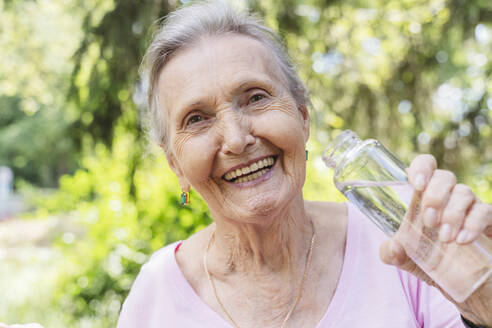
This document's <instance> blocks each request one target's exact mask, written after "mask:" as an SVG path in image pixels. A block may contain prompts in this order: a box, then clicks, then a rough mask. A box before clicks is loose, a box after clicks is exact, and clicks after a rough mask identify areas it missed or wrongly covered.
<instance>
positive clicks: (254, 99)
mask: <svg viewBox="0 0 492 328" xmlns="http://www.w3.org/2000/svg"><path fill="white" fill-rule="evenodd" d="M264 98H265V96H264V95H262V94H260V93H257V94H254V95H252V96H251V98H249V103H255V102H258V101H260V100H262V99H264Z"/></svg>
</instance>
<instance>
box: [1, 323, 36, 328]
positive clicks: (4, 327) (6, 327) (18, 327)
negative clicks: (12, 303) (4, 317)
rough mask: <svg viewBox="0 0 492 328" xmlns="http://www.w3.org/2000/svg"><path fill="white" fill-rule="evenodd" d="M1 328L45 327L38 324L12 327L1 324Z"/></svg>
mask: <svg viewBox="0 0 492 328" xmlns="http://www.w3.org/2000/svg"><path fill="white" fill-rule="evenodd" d="M0 328H43V326H41V325H40V324H38V323H27V324H24V325H18V324H14V325H10V326H9V325H7V324H4V323H1V322H0Z"/></svg>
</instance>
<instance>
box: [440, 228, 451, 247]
mask: <svg viewBox="0 0 492 328" xmlns="http://www.w3.org/2000/svg"><path fill="white" fill-rule="evenodd" d="M451 232H452V231H451V226H450V225H449V224H447V223H445V224H443V225H442V227H441V230H440V231H439V239H440V240H441V241H442V242H444V243H445V242H448V241H450V240H451Z"/></svg>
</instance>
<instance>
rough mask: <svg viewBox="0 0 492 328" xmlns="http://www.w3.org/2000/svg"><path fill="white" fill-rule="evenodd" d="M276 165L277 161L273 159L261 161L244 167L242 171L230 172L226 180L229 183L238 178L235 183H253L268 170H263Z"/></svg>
mask: <svg viewBox="0 0 492 328" xmlns="http://www.w3.org/2000/svg"><path fill="white" fill-rule="evenodd" d="M274 163H275V159H274V158H273V157H267V158H264V159H262V160H259V161H257V162H255V163H253V164H251V165H249V166H247V167H243V168H240V169H236V170H234V171H231V172H228V173H227V174H225V175H224V178H225V179H226V180H227V181H231V180H233V179H235V178H237V179H236V180H235V181H234V182H236V183H242V182H247V181H252V180H254V179H257V178H259V177H260V176H262V175H263V174H265V173H266V172H267V171H268V169H263V168H264V167H266V166H271V165H273V164H274Z"/></svg>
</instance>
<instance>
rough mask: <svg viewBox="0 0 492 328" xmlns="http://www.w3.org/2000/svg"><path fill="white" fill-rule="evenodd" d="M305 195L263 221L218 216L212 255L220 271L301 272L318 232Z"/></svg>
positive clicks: (226, 272) (225, 272)
mask: <svg viewBox="0 0 492 328" xmlns="http://www.w3.org/2000/svg"><path fill="white" fill-rule="evenodd" d="M313 229H314V227H313V226H312V223H311V219H310V218H309V217H308V215H307V214H306V212H305V210H304V201H303V199H302V195H299V197H296V198H295V199H294V200H293V201H292V202H290V205H289V206H288V207H287V208H286V209H285V210H283V211H282V212H280V213H277V214H276V215H275V216H274V217H269V218H265V220H264V221H262V223H261V224H257V223H255V224H252V223H239V222H237V221H233V220H216V228H215V235H214V237H213V238H214V240H212V247H211V249H210V257H211V258H215V259H216V260H217V262H216V263H217V267H216V268H215V269H216V270H217V271H218V272H217V271H216V270H214V271H216V272H217V273H219V272H222V273H223V274H228V273H232V272H245V273H246V272H247V273H248V274H251V273H256V274H258V273H270V272H285V271H287V272H293V273H295V272H299V271H298V268H297V267H298V266H299V265H303V263H304V262H305V257H306V253H307V250H308V249H309V246H310V242H311V237H312V234H313V233H314V231H313Z"/></svg>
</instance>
